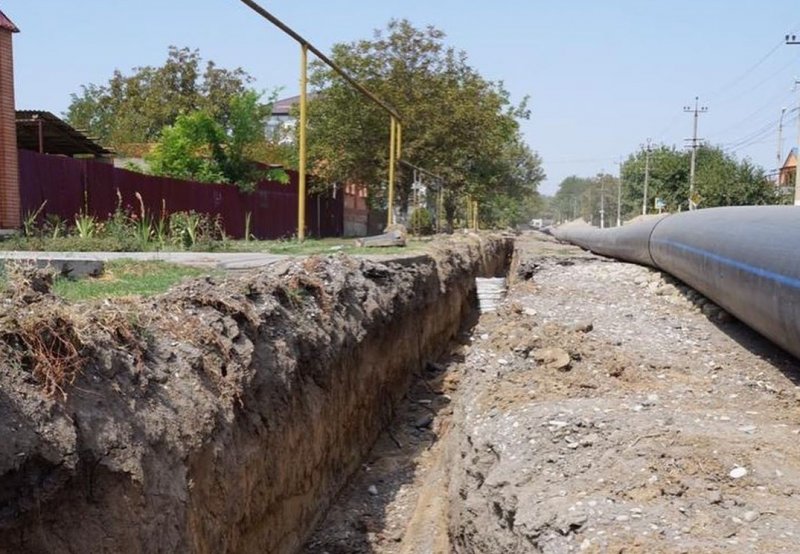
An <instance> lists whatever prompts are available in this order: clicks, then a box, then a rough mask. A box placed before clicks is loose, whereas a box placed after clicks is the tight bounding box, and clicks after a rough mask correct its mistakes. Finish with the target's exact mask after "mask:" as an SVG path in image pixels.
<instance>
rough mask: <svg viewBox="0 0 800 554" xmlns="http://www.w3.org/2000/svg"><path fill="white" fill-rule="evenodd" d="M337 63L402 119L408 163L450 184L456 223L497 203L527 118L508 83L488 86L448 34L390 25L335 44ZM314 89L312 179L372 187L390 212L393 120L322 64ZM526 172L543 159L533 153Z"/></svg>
mask: <svg viewBox="0 0 800 554" xmlns="http://www.w3.org/2000/svg"><path fill="white" fill-rule="evenodd" d="M332 58H333V60H334V61H335V62H337V63H338V64H339V65H340V66H342V67H343V68H344V69H345V70H346V71H348V72H349V73H350V74H351V75H353V76H354V77H355V78H356V79H357V80H359V81H360V82H362V83H363V84H364V85H365V86H366V87H367V88H368V89H369V90H371V91H372V92H374V93H375V94H376V95H377V96H378V97H380V98H382V99H383V100H385V101H386V102H388V103H389V104H390V105H391V106H393V107H394V108H395V109H397V110H398V112H399V113H400V114H401V115H402V117H403V153H402V156H403V158H404V159H405V160H408V161H410V162H411V163H413V164H415V165H418V166H421V167H425V168H426V169H428V170H430V171H432V172H434V173H436V174H438V175H440V176H441V177H443V178H444V180H445V182H446V185H445V186H446V192H445V207H446V211H447V214H448V220H449V221H450V222H451V223H452V220H453V218H454V216H455V213H456V210H457V209H458V207H459V206H460V205H461V204H462V202H461V200H462V199H463V195H464V194H466V193H469V194H472V195H474V196H475V197H476V198H479V199H481V200H483V199H488V198H489V197H491V196H492V195H494V194H495V187H496V186H497V184H498V182H499V181H502V180H503V177H501V175H499V174H498V172H501V173H502V172H505V171H509V170H510V169H512V167H511V166H510V165H509V164H508V163H506V161H507V160H506V158H507V157H508V156H509V155H510V153H509V149H513V148H514V147H515V145H516V144H517V143H519V142H520V139H519V129H518V122H517V121H518V119H519V118H523V117H528V110H527V108H526V105H525V102H523V103H522V104H521V105H518V106H515V105H513V104H512V103H511V102H510V99H509V94H508V92H507V91H506V90H505V89H504V88H503V86H502V84H500V83H493V82H490V81H487V80H486V79H484V78H483V77H481V75H479V74H478V73H477V71H475V70H474V69H473V68H472V67H470V66H469V65H468V63H467V60H466V55H465V54H463V53H462V52H458V51H456V50H455V49H453V48H450V47H447V46H446V45H445V44H444V33H443V32H442V31H440V30H438V29H436V28H434V27H427V28H425V29H418V28H415V27H414V26H413V25H412V24H411V23H409V22H408V21H406V20H392V21H391V22H390V23H389V25H388V27H387V29H386V30H385V31H376V33H375V36H374V38H373V39H372V40H362V41H357V42H353V43H349V44H337V45H335V46H334V47H333V51H332ZM310 80H311V84H312V86H313V88H314V90H315V92H316V93H317V94H316V95H315V96H314V99H313V100H312V101H311V102H310V103H309V159H310V164H311V166H312V167H311V169H312V171H313V173H315V174H316V175H318V176H320V177H321V178H322V180H323V181H327V182H331V181H334V182H335V181H338V182H343V181H355V182H361V183H365V184H367V185H368V186H370V187H371V190H370V197H371V200H372V201H373V202H374V203H378V204H382V203H385V198H383V195H384V194H385V186H384V185H385V182H386V180H387V175H386V171H387V167H388V142H389V118H388V116H387V114H386V113H385V112H383V111H382V110H381V109H380V108H379V107H377V106H375V105H374V104H372V103H371V102H370V101H369V100H367V99H365V98H364V97H363V96H361V95H360V94H359V93H358V92H357V91H356V90H354V89H353V88H352V87H351V86H350V85H349V84H347V83H346V82H344V81H343V80H342V79H341V78H340V77H338V76H337V75H336V74H335V73H334V72H333V71H331V70H330V69H329V68H327V67H326V66H324V65H322V64H319V63H316V64H314V65H313V66H312V72H311V79H310ZM528 154H531V153H530V152H529V153H528ZM526 163H528V164H534V165H536V164H538V163H539V160H538V158H537V157H535V156H534V155H532V154H531V155H530V156H527V161H526ZM541 178H542V174H541V170H539V171H538V173H535V176H534V177H532V178H530V179H529V180H528V181H527V183H526V186H527V187H528V189H523V188H520V187H518V188H516V189H514V190H515V191H522V190H526V191H527V190H531V189H532V190H533V191H534V192H535V189H536V186H537V185H538V182H539V181H540V180H541ZM411 181H412V179H411V172H408V171H405V172H401V173H400V175H399V180H398V183H397V195H398V205H399V206H400V207H401V209H407V206H408V198H409V194H410V189H411ZM506 190H510V189H507V188H506ZM515 193H516V192H515ZM526 194H527V192H526Z"/></svg>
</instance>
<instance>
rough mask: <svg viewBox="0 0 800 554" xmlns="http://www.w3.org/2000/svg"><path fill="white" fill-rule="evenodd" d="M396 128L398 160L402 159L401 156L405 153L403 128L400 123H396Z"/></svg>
mask: <svg viewBox="0 0 800 554" xmlns="http://www.w3.org/2000/svg"><path fill="white" fill-rule="evenodd" d="M395 127H396V128H397V136H396V137H395V142H396V143H397V154H396V156H397V157H396V160H399V159H400V158H402V156H401V155H400V154H401V153H402V151H403V126H402V125H400V122H399V121H397V122H395Z"/></svg>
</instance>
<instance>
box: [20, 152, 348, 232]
mask: <svg viewBox="0 0 800 554" xmlns="http://www.w3.org/2000/svg"><path fill="white" fill-rule="evenodd" d="M19 166H20V168H19V172H20V190H21V196H22V213H23V214H26V213H32V212H34V211H36V210H37V209H38V208H39V206H41V205H42V203H43V202H44V201H45V200H47V204H46V205H45V208H44V210H43V214H57V215H58V216H60V217H62V218H63V219H65V220H67V221H72V220H73V218H74V217H75V214H78V213H80V212H81V211H82V210H84V209H86V211H87V212H88V213H90V214H92V215H94V216H97V217H99V218H102V219H105V218H107V217H109V216H110V215H111V214H112V213H113V212H114V210H115V209H116V207H117V191H119V193H120V194H121V195H122V205H123V207H125V208H128V207H130V208H132V209H133V210H134V211H135V212H137V213H138V211H139V202H138V200H136V197H135V194H136V193H137V192H138V193H139V194H141V196H142V199H143V201H144V204H145V208H146V209H147V211H148V212H150V213H152V214H154V215H156V216H157V215H158V214H160V213H161V208H162V200H163V202H164V205H165V207H166V211H167V213H174V212H179V211H189V210H194V211H195V212H198V213H207V214H211V215H217V214H219V215H220V216H222V221H223V224H224V227H225V232H226V233H227V234H228V235H230V236H232V237H234V238H241V237H243V236H244V230H245V217H246V214H247V213H248V212H250V213H251V222H250V229H251V231H250V232H251V233H252V234H253V235H255V236H256V237H257V238H260V239H276V238H282V237H290V236H291V235H293V234H295V233H296V231H297V173H296V172H294V171H289V172H288V173H289V178H290V182H289V184H286V185H283V184H280V183H275V182H269V181H263V182H261V183H259V184H258V185H257V187H256V190H255V192H253V193H249V194H248V193H242V192H240V191H239V189H237V188H236V187H234V186H232V185H216V184H209V183H196V182H192V181H182V180H179V179H169V178H166V177H153V176H150V175H143V174H141V173H135V172H133V171H127V170H125V169H118V168H115V167H113V166H112V165H110V164H106V163H100V162H95V161H92V160H76V159H73V158H65V157H60V156H48V155H45V154H39V153H37V152H31V151H28V150H20V151H19ZM343 214H344V202H343V195H342V194H338V195H337V197H336V198H332V197H330V196H326V195H308V197H307V201H306V227H307V230H308V232H309V234H310V235H312V236H317V237H332V236H341V235H342V233H343V227H344V222H343Z"/></svg>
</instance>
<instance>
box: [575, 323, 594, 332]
mask: <svg viewBox="0 0 800 554" xmlns="http://www.w3.org/2000/svg"><path fill="white" fill-rule="evenodd" d="M592 329H594V323H592V322H591V321H581V322H578V323H576V324H575V325H573V326H572V327H570V331H572V332H573V333H591V332H592Z"/></svg>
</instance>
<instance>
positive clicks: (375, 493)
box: [367, 485, 378, 496]
mask: <svg viewBox="0 0 800 554" xmlns="http://www.w3.org/2000/svg"><path fill="white" fill-rule="evenodd" d="M367 492H368V493H370V494H371V495H372V496H378V487H376V486H375V485H370V486H369V488H368V489H367Z"/></svg>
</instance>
